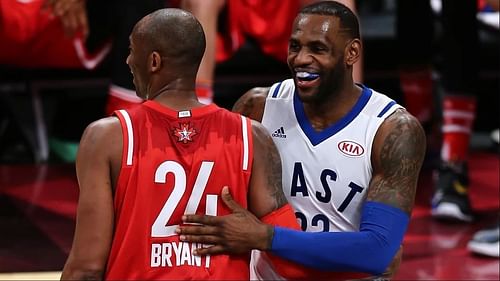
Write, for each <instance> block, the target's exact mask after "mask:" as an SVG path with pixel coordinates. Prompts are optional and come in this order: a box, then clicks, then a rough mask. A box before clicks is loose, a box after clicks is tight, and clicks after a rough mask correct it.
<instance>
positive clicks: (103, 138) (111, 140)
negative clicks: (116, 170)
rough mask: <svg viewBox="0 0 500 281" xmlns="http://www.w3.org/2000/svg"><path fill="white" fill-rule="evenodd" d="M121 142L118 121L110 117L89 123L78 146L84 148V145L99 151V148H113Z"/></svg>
mask: <svg viewBox="0 0 500 281" xmlns="http://www.w3.org/2000/svg"><path fill="white" fill-rule="evenodd" d="M121 140H122V134H121V124H120V120H119V119H118V118H117V117H115V116H111V117H106V118H102V119H99V120H97V121H94V122H92V123H90V124H89V125H88V126H87V127H86V128H85V131H84V132H83V135H82V138H81V141H80V146H83V147H84V148H85V146H86V145H91V146H92V147H94V149H99V148H100V146H105V145H113V146H114V145H116V143H117V142H118V141H121ZM94 149H92V150H94ZM103 150H105V149H103Z"/></svg>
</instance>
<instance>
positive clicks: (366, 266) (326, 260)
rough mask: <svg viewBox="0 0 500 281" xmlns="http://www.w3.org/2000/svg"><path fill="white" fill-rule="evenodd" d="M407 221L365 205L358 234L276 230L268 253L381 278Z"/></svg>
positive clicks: (400, 215)
mask: <svg viewBox="0 0 500 281" xmlns="http://www.w3.org/2000/svg"><path fill="white" fill-rule="evenodd" d="M409 221H410V217H409V216H408V214H406V213H404V212H403V211H402V210H400V209H397V208H394V207H391V206H389V205H386V204H382V203H377V202H372V201H369V202H366V203H365V205H364V206H363V211H362V214H361V226H360V230H359V232H301V231H297V230H291V229H287V228H281V227H275V228H274V236H273V241H272V246H271V252H272V253H273V254H275V255H277V256H279V257H281V258H285V259H288V260H291V261H294V262H296V263H299V264H302V265H305V266H309V267H313V268H317V269H321V270H328V271H355V272H364V273H370V274H374V275H381V274H382V273H384V271H385V269H386V268H387V267H388V266H389V264H390V262H391V261H392V259H393V257H394V255H395V254H396V252H397V251H398V249H399V247H400V245H401V243H402V241H403V236H404V233H405V232H406V228H407V227H408V223H409Z"/></svg>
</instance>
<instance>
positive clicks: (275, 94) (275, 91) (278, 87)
mask: <svg viewBox="0 0 500 281" xmlns="http://www.w3.org/2000/svg"><path fill="white" fill-rule="evenodd" d="M281 83H283V82H279V83H278V85H277V86H276V88H275V89H274V92H273V98H275V97H277V96H278V93H279V91H280V87H281Z"/></svg>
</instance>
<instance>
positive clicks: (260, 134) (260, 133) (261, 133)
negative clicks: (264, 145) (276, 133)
mask: <svg viewBox="0 0 500 281" xmlns="http://www.w3.org/2000/svg"><path fill="white" fill-rule="evenodd" d="M251 122H252V135H253V137H254V138H258V139H261V140H263V139H266V138H268V137H269V132H268V131H267V129H266V127H264V125H262V124H261V123H260V122H258V121H255V120H251Z"/></svg>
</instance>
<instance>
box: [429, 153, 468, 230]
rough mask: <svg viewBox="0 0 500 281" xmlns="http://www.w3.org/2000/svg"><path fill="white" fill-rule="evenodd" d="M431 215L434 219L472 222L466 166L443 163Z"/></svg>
mask: <svg viewBox="0 0 500 281" xmlns="http://www.w3.org/2000/svg"><path fill="white" fill-rule="evenodd" d="M431 214H432V216H433V217H434V218H436V219H441V220H447V221H455V222H472V221H473V220H474V215H473V213H472V208H471V205H470V200H469V176H468V169H467V165H466V164H464V163H462V164H447V163H443V164H442V165H441V167H440V168H439V170H438V174H437V181H436V189H435V193H434V197H433V198H432V210H431Z"/></svg>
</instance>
